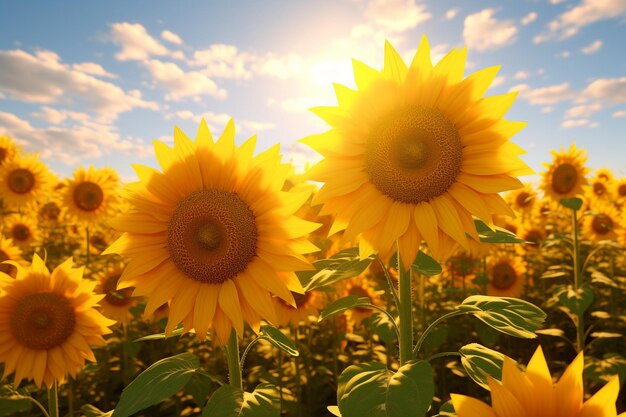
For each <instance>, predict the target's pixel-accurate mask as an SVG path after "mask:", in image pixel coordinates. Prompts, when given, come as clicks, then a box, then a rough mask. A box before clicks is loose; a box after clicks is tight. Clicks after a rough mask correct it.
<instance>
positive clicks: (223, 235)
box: [167, 190, 257, 284]
mask: <svg viewBox="0 0 626 417" xmlns="http://www.w3.org/2000/svg"><path fill="white" fill-rule="evenodd" d="M256 245H257V227H256V218H255V217H254V213H253V212H252V210H251V209H250V207H248V205H247V204H246V203H244V202H243V201H242V200H241V199H240V198H239V196H238V195H237V194H236V193H233V192H229V191H223V190H199V191H195V192H193V193H191V194H190V195H189V196H187V197H186V198H185V199H184V200H182V201H181V202H180V203H179V204H178V206H177V207H176V208H175V209H174V212H173V213H172V217H171V218H170V221H169V225H168V229H167V249H168V251H169V253H170V257H171V259H172V262H174V265H176V267H177V268H178V269H179V270H180V271H181V272H183V273H184V274H185V275H187V276H188V277H189V278H191V279H194V280H196V281H200V282H202V283H205V284H221V283H223V282H225V281H226V280H227V279H231V278H234V277H235V276H237V274H239V273H240V272H242V271H244V270H245V269H246V267H247V266H248V264H249V263H250V261H252V258H254V256H255V255H256Z"/></svg>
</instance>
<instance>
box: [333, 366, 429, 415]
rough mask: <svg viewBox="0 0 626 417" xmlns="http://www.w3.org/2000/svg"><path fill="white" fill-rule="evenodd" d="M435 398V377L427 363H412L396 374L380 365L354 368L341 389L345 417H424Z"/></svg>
mask: <svg viewBox="0 0 626 417" xmlns="http://www.w3.org/2000/svg"><path fill="white" fill-rule="evenodd" d="M433 396H434V383H433V374H432V370H431V368H430V365H429V364H428V362H425V361H409V362H407V363H405V364H404V365H403V366H401V367H400V369H398V372H395V373H394V372H392V371H390V370H388V369H387V368H385V366H384V365H382V364H380V363H377V362H372V363H363V364H358V365H352V366H349V367H348V368H346V369H345V370H344V371H343V372H342V374H341V375H340V377H339V381H338V388H337V402H338V405H339V411H340V412H341V415H342V417H423V416H424V415H425V414H426V411H428V409H429V407H430V404H431V402H432V399H433Z"/></svg>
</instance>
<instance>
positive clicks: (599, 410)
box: [578, 375, 626, 417]
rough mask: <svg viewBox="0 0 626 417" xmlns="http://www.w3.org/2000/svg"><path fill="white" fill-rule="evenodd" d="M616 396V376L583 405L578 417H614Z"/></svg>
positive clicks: (617, 380)
mask: <svg viewBox="0 0 626 417" xmlns="http://www.w3.org/2000/svg"><path fill="white" fill-rule="evenodd" d="M618 394H619V377H618V376H617V375H616V376H614V377H613V378H612V379H611V380H610V381H609V383H608V384H606V385H605V386H603V387H602V388H601V389H600V391H598V392H596V393H595V394H594V396H593V397H591V398H590V399H588V400H587V401H586V402H585V404H583V406H582V408H581V409H580V414H579V415H578V417H614V416H615V415H616V414H617V411H616V409H615V401H616V400H617V395H618ZM623 414H626V413H623ZM623 414H621V415H623Z"/></svg>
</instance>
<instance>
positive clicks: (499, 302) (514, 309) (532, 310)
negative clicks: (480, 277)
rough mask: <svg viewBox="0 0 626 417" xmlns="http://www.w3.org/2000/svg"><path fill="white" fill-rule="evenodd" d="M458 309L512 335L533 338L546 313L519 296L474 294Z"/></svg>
mask: <svg viewBox="0 0 626 417" xmlns="http://www.w3.org/2000/svg"><path fill="white" fill-rule="evenodd" d="M457 309H459V310H461V311H464V312H467V313H469V314H472V315H474V316H475V317H476V318H478V319H479V320H481V321H482V322H483V323H485V324H486V325H488V326H490V327H492V328H494V329H496V330H498V331H500V332H502V333H505V334H508V335H510V336H515V337H524V338H527V339H532V338H535V337H537V335H536V334H535V333H534V332H535V330H537V329H539V328H540V327H541V325H542V324H543V322H544V320H545V318H546V313H544V312H543V311H542V310H541V309H540V308H539V307H537V306H535V305H533V304H531V303H529V302H527V301H524V300H519V299H517V298H509V297H490V296H486V295H473V296H471V297H468V298H466V299H465V300H464V301H463V303H462V304H461V305H459V306H457Z"/></svg>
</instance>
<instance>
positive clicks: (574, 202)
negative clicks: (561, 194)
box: [559, 198, 583, 211]
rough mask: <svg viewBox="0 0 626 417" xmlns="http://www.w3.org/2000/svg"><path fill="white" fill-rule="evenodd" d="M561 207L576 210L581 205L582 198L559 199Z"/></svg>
mask: <svg viewBox="0 0 626 417" xmlns="http://www.w3.org/2000/svg"><path fill="white" fill-rule="evenodd" d="M559 202H560V203H561V205H562V206H563V207H567V208H568V209H571V210H575V211H578V210H580V208H581V207H582V206H583V200H581V199H580V198H563V199H561V201H559Z"/></svg>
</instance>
